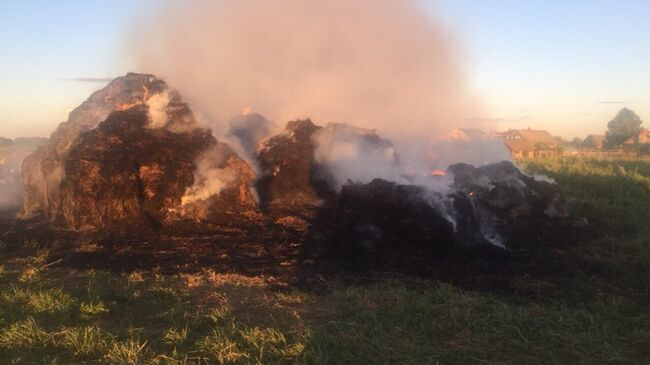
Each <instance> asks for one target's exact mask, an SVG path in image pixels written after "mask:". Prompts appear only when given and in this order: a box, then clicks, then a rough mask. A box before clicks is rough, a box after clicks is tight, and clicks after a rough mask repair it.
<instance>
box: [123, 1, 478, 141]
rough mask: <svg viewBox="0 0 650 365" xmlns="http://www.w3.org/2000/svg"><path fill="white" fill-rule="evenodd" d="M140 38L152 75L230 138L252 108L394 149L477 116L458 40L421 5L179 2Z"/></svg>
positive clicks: (143, 28) (137, 47)
mask: <svg viewBox="0 0 650 365" xmlns="http://www.w3.org/2000/svg"><path fill="white" fill-rule="evenodd" d="M159 11H160V13H158V14H156V13H155V12H154V14H153V15H152V14H151V13H149V14H147V15H149V17H148V18H147V19H148V20H144V19H143V20H142V21H141V22H139V23H138V25H137V31H135V32H134V34H133V35H132V37H130V42H129V44H130V46H129V49H130V51H131V54H132V55H134V57H135V58H136V61H137V64H138V66H139V67H140V68H141V70H142V71H146V72H152V73H155V74H157V75H158V76H160V77H162V78H163V79H165V80H166V81H168V82H169V83H170V85H173V86H174V87H175V88H177V89H178V90H179V91H180V93H181V95H183V97H184V98H185V99H186V100H188V101H189V102H190V104H192V106H193V108H194V109H195V110H196V111H197V115H203V116H204V117H205V119H207V120H208V121H210V122H211V124H212V127H213V128H214V129H215V132H216V133H217V134H223V133H224V132H225V127H226V124H227V121H228V120H229V118H230V117H232V116H233V115H237V114H239V112H240V111H241V110H242V109H244V108H247V107H250V108H251V109H252V111H254V112H257V113H260V114H262V115H264V116H265V117H267V118H269V119H271V120H273V121H275V122H276V124H279V125H283V124H284V123H285V122H286V121H289V120H294V119H297V118H306V117H310V118H311V119H312V120H314V121H316V122H317V123H322V124H324V123H328V122H345V123H349V124H352V125H355V126H359V127H366V128H376V129H377V130H378V132H379V133H381V134H382V135H385V136H388V137H391V138H392V137H394V136H395V135H398V134H399V135H404V134H410V135H413V136H420V135H422V133H423V132H424V133H426V134H427V135H431V134H432V133H435V132H444V131H446V130H448V129H449V126H450V125H452V126H454V125H458V124H459V123H461V121H465V120H467V117H468V116H469V115H473V113H474V112H475V110H476V105H475V104H474V102H473V101H472V97H471V95H470V94H469V93H468V92H467V89H466V87H465V83H464V80H463V74H462V72H461V71H462V70H461V65H462V63H461V62H460V58H459V56H458V53H459V52H458V50H457V49H456V47H455V46H454V45H455V42H454V40H453V38H452V37H451V36H450V35H449V33H448V32H447V30H446V29H445V28H444V27H443V26H442V25H441V24H440V23H439V22H438V21H436V20H435V19H433V18H432V17H431V16H430V15H428V14H427V12H426V11H425V10H424V9H422V8H421V7H420V6H419V5H418V2H417V1H415V0H401V1H394V0H356V1H348V0H277V1H266V0H247V1H240V0H216V1H212V0H197V1H191V2H185V1H183V2H180V1H169V2H167V3H165V4H164V5H163V6H162V7H161V10H159Z"/></svg>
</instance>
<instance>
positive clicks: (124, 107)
mask: <svg viewBox="0 0 650 365" xmlns="http://www.w3.org/2000/svg"><path fill="white" fill-rule="evenodd" d="M147 99H149V89H148V88H147V87H146V86H142V98H136V99H135V101H133V102H132V103H122V104H117V105H115V109H117V110H119V111H123V110H127V109H131V108H133V107H135V106H138V105H144V103H145V102H146V101H147Z"/></svg>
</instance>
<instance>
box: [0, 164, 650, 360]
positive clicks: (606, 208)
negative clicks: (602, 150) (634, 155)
mask: <svg viewBox="0 0 650 365" xmlns="http://www.w3.org/2000/svg"><path fill="white" fill-rule="evenodd" d="M523 165H524V166H525V168H526V169H527V170H528V171H530V172H531V173H542V174H546V175H548V176H550V177H552V178H554V179H555V180H556V181H557V183H558V184H560V186H561V187H562V190H563V192H564V194H565V196H566V198H567V199H568V200H569V203H570V206H571V210H572V212H573V214H575V215H576V216H580V217H584V218H586V220H587V221H588V222H589V227H590V230H591V231H592V232H591V234H589V235H587V236H586V237H585V239H584V240H582V241H580V242H575V243H574V245H572V246H571V247H567V248H566V249H565V250H561V251H559V252H558V255H563V256H565V257H566V261H567V262H570V263H572V264H571V269H570V270H566V272H562V273H558V274H557V275H551V276H545V277H541V278H540V277H526V276H518V277H513V278H512V281H513V283H512V286H511V287H512V288H521V290H514V289H513V290H507V291H490V290H480V289H473V290H470V289H467V288H463V287H461V286H455V285H453V284H450V283H443V282H438V281H435V280H421V279H415V278H395V277H393V278H386V279H380V280H374V281H370V282H366V283H358V282H357V283H354V282H353V283H350V281H347V280H337V279H332V280H331V281H329V282H327V283H324V284H323V285H320V286H319V287H318V288H317V289H297V288H294V287H287V286H286V285H284V284H283V283H282V282H278V281H277V280H276V279H274V278H272V277H261V276H260V277H246V276H242V275H237V274H226V273H218V272H214V271H211V270H210V269H205V270H203V271H202V272H199V273H195V274H163V273H161V272H159V271H157V270H148V271H136V272H128V273H115V272H107V271H92V270H91V271H76V270H73V269H68V268H64V267H61V266H60V265H58V263H57V262H56V260H53V259H52V258H51V257H50V256H49V255H48V251H47V249H46V248H42V247H39V244H38V242H31V243H30V244H29V245H27V246H26V247H24V248H22V249H21V251H20V252H19V253H16V252H12V253H11V254H9V253H7V250H3V251H4V253H3V254H2V256H1V257H2V267H1V271H0V364H104V363H106V364H220V363H228V364H230V363H232V364H291V363H300V364H438V363H439V364H449V363H453V364H648V363H650V305H649V303H650V292H649V285H648V283H650V160H645V161H587V160H578V159H552V160H551V159H549V160H534V161H526V162H524V163H523ZM587 237H588V238H587ZM5 244H6V243H5Z"/></svg>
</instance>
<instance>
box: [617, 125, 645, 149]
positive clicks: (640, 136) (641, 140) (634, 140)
mask: <svg viewBox="0 0 650 365" xmlns="http://www.w3.org/2000/svg"><path fill="white" fill-rule="evenodd" d="M638 144H650V131H649V130H647V129H645V128H641V129H639V132H638V133H637V134H635V135H633V136H632V137H630V138H628V139H627V140H626V141H625V142H623V145H627V146H630V145H638Z"/></svg>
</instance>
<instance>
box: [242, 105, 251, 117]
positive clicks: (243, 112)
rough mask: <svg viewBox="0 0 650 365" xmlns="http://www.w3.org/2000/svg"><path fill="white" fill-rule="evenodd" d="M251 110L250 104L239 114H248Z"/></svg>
mask: <svg viewBox="0 0 650 365" xmlns="http://www.w3.org/2000/svg"><path fill="white" fill-rule="evenodd" d="M252 111H253V110H252V109H251V107H250V106H247V107H244V109H242V111H241V115H249V114H250V113H251V112H252Z"/></svg>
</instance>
